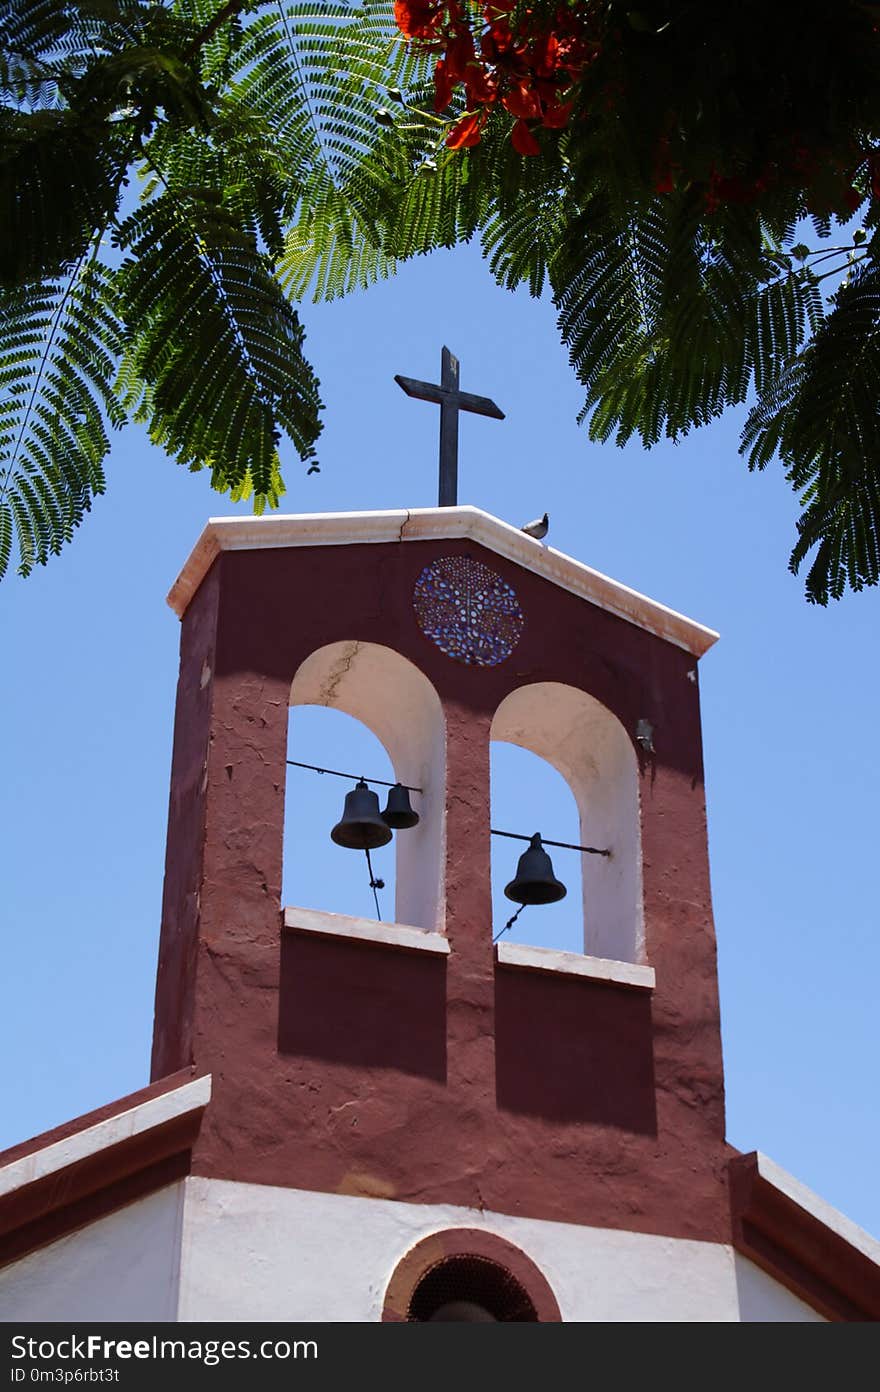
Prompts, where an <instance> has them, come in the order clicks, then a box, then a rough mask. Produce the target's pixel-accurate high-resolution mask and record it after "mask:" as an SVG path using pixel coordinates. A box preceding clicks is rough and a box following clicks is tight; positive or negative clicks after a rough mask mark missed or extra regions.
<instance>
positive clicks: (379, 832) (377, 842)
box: [330, 779, 391, 851]
mask: <svg viewBox="0 0 880 1392" xmlns="http://www.w3.org/2000/svg"><path fill="white" fill-rule="evenodd" d="M330 840H331V841H335V842H336V844H337V846H345V847H346V848H347V849H348V850H350V851H374V850H375V849H376V847H377V846H387V845H388V842H389V841H390V840H391V828H390V827H388V826H386V824H385V823H384V822H383V821H382V817H381V814H380V812H379V799H378V798H377V797H376V794H375V793H374V792H373V791H372V790H371V789H370V788H368V787H367V785H366V783H365V782H364V781H363V779H361V780H360V782H359V783H356V784H355V786H354V788H353V789H352V791H351V792H350V793H346V794H345V809H344V811H343V813H342V820H341V821H339V822H337V823H336V825H335V827H334V828H333V830H332V831H331V833H330Z"/></svg>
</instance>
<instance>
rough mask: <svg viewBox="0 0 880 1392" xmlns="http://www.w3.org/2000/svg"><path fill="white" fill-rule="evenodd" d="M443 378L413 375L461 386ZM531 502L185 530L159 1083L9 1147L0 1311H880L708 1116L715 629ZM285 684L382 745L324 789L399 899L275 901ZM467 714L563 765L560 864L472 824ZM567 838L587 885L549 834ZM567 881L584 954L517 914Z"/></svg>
mask: <svg viewBox="0 0 880 1392" xmlns="http://www.w3.org/2000/svg"><path fill="white" fill-rule="evenodd" d="M445 378H448V379H449V380H448V381H447V382H446V385H444V384H443V383H441V387H439V388H437V387H432V386H431V384H420V383H409V386H410V387H413V388H414V389H417V391H416V393H415V394H421V395H425V393H426V392H427V393H429V394H428V396H427V399H428V400H434V399H435V398H436V397H437V395H438V394H439V397H440V400H441V404H443V403H444V402H445V404H446V406H447V408H448V410H449V411H454V410H458V409H476V406H480V407H482V406H484V405H485V404H486V403H484V402H483V399H482V398H473V399H470V398H467V397H466V396H464V394H462V393H460V392H458V389H457V384H456V379H455V373H454V371H453V370H452V368H451V367H450V370H449V371H448V372H447V373H446V374H445ZM423 389H424V390H423ZM430 393H433V395H431V394H430ZM469 403H470V404H469ZM474 403H476V406H475V405H474ZM488 405H489V406H491V405H492V403H488ZM494 409H497V408H494ZM448 434H449V433H448V432H447V437H444V438H447V444H448ZM442 459H443V456H441V462H442ZM448 462H449V460H448V458H447V463H448ZM453 463H454V459H453ZM543 528H544V522H543V519H539V523H538V524H537V525H536V527H535V528H534V529H533V530H534V531H535V532H536V533H537V534H536V535H530V534H528V533H527V532H526V530H525V529H523V530H517V529H515V528H513V527H510V526H508V525H507V524H506V523H504V522H501V521H499V520H498V519H497V518H495V517H490V516H489V515H487V514H486V513H484V512H481V511H479V510H478V509H476V508H471V507H457V506H445V507H439V508H428V509H423V510H418V511H405V512H404V511H401V512H369V513H347V514H324V515H318V516H297V517H270V518H264V519H262V520H245V519H240V518H225V519H221V520H219V521H213V522H210V523H209V524H208V526H207V527H206V529H205V531H204V533H203V534H202V537H201V539H200V540H199V542H198V544H197V545H196V547H195V549H194V551H193V552H192V555H191V556H190V558H189V560H188V561H187V563H186V565H185V566H184V569H183V571H182V572H181V574H180V576H179V578H178V580H177V582H176V583H175V585H174V587H173V589H172V591H171V594H170V596H169V599H170V602H171V604H172V606H173V608H174V609H175V610H176V612H177V613H178V615H179V616H180V619H181V650H180V678H179V683H178V689H177V710H176V716H175V728H174V753H173V762H172V773H171V798H170V807H169V827H168V845H167V856H166V871H165V893H164V902H163V912H162V927H161V936H160V947H159V966H158V976H157V985H156V1008H155V1028H154V1038H153V1060H152V1081H151V1082H150V1083H149V1084H148V1085H147V1086H145V1087H143V1088H141V1089H140V1090H139V1091H138V1092H136V1093H133V1094H130V1095H129V1096H127V1097H122V1098H118V1099H117V1100H116V1101H115V1102H111V1103H109V1104H107V1105H106V1106H104V1107H101V1108H99V1109H98V1110H97V1111H95V1112H92V1113H90V1114H88V1115H87V1116H82V1117H79V1118H76V1119H74V1120H73V1121H71V1122H67V1123H64V1124H63V1125H61V1126H59V1127H56V1128H55V1129H54V1130H53V1131H50V1132H48V1133H46V1134H44V1135H42V1136H38V1137H34V1138H33V1139H31V1140H29V1141H25V1142H23V1143H22V1144H21V1145H19V1146H16V1147H14V1148H13V1149H12V1150H10V1151H7V1152H6V1153H5V1154H4V1155H0V1319H5V1320H7V1321H9V1320H12V1321H16V1322H27V1321H33V1320H35V1319H37V1320H46V1319H49V1320H50V1321H51V1320H55V1321H60V1322H62V1323H71V1322H72V1323H77V1322H80V1323H81V1322H84V1321H89V1322H93V1321H101V1320H108V1319H110V1320H117V1321H127V1322H132V1321H134V1322H142V1321H145V1320H147V1321H156V1322H158V1323H159V1324H161V1325H164V1324H165V1323H166V1322H168V1321H185V1322H200V1321H210V1322H213V1323H215V1324H221V1325H222V1324H233V1323H235V1322H241V1321H246V1322H258V1323H261V1324H265V1323H266V1322H269V1323H271V1322H278V1323H279V1325H283V1326H284V1327H285V1329H288V1328H289V1325H290V1323H291V1322H298V1323H302V1324H308V1323H309V1322H312V1321H314V1322H328V1321H329V1322H346V1323H350V1322H380V1321H382V1322H388V1323H397V1322H403V1321H406V1322H409V1323H428V1322H435V1321H437V1322H457V1323H490V1322H491V1323H509V1322H518V1323H522V1322H531V1323H549V1322H556V1321H574V1322H584V1323H607V1322H636V1321H638V1322H641V1321H649V1322H661V1321H685V1322H694V1321H773V1322H805V1321H819V1320H823V1319H833V1320H843V1321H858V1320H877V1319H880V1244H878V1243H876V1242H875V1241H874V1239H872V1238H871V1237H869V1235H868V1234H867V1233H863V1232H861V1230H860V1229H858V1228H856V1227H855V1226H854V1225H853V1224H852V1223H850V1222H848V1220H847V1219H846V1218H844V1217H843V1215H842V1214H839V1213H836V1212H835V1211H834V1210H833V1209H832V1208H830V1207H829V1206H828V1205H827V1204H825V1203H823V1201H822V1200H821V1199H819V1198H818V1197H817V1196H816V1195H815V1194H811V1193H810V1192H809V1190H807V1189H805V1188H804V1186H803V1185H801V1184H799V1183H798V1182H797V1180H795V1179H794V1178H793V1177H792V1176H791V1175H789V1174H786V1173H785V1171H783V1170H781V1169H780V1168H779V1166H777V1165H775V1164H774V1163H773V1162H772V1161H771V1160H769V1159H768V1158H767V1157H766V1156H764V1155H761V1154H760V1153H759V1152H752V1153H750V1154H745V1155H743V1154H740V1153H739V1152H737V1151H736V1150H734V1148H733V1147H732V1146H730V1145H729V1144H728V1143H727V1142H726V1141H725V1138H724V1105H723V1104H724V1079H723V1068H722V1059H721V1041H720V1032H719V1018H718V990H717V980H716V965H715V938H714V933H713V928H712V914H711V904H710V895H709V874H708V862H707V847H706V822H705V809H704V801H703V776H702V759H701V749H700V719H699V686H698V681H697V661H698V659H699V657H700V656H701V654H702V653H704V652H705V651H706V649H707V648H708V647H709V646H710V645H711V644H712V643H713V642H714V641H715V637H716V635H715V634H714V633H712V632H711V631H710V630H708V629H706V628H702V627H701V626H700V625H699V624H696V623H693V622H692V621H691V620H689V619H686V618H683V617H682V616H681V615H680V614H675V613H673V612H672V611H671V610H669V609H666V608H664V607H663V606H662V605H660V604H657V603H655V602H653V601H652V600H650V599H646V598H645V597H644V596H643V595H639V594H635V593H634V592H633V591H632V590H629V589H627V588H626V587H625V586H623V585H620V584H618V583H616V582H615V581H613V580H609V579H608V578H607V577H606V576H603V575H599V574H598V573H597V572H596V571H593V570H591V569H589V567H587V566H585V565H583V564H582V563H581V562H580V561H577V560H574V559H572V558H571V557H568V556H564V555H562V554H560V553H559V552H557V551H554V550H551V549H550V548H548V547H546V546H544V545H542V544H541V543H542V541H543V536H544V530H543ZM292 706H324V707H327V708H331V709H334V710H337V711H341V712H344V713H347V714H348V715H349V716H353V717H354V718H355V719H357V720H359V721H361V722H362V723H363V724H364V725H366V726H368V727H369V729H370V730H371V731H372V733H373V735H374V736H375V737H376V738H377V739H378V740H379V741H380V743H381V745H382V746H384V749H385V750H386V752H387V755H388V760H389V763H390V765H391V767H390V769H384V768H383V770H382V771H383V772H384V773H386V774H388V773H390V774H392V778H388V779H386V781H387V782H388V784H389V789H388V795H387V796H388V803H387V806H386V807H385V809H382V807H381V806H380V803H379V800H378V798H377V797H376V792H375V789H374V788H371V787H370V786H367V787H362V786H361V787H352V786H350V787H349V790H348V794H347V797H346V801H345V807H344V810H343V812H342V815H341V816H339V814H338V813H337V814H336V815H337V816H339V820H338V821H337V822H336V824H335V826H334V827H333V836H334V839H335V840H336V842H337V845H340V844H341V846H342V847H343V849H342V850H337V849H336V847H330V846H329V843H328V855H329V856H349V855H351V854H353V853H355V854H358V855H362V854H363V852H364V850H369V849H370V847H371V846H373V847H376V846H377V845H378V842H379V841H383V842H385V841H387V840H388V838H389V836H393V838H394V849H395V851H396V858H397V868H396V877H395V879H396V885H395V889H396V900H395V905H394V911H393V921H391V922H383V921H381V920H380V919H379V917H378V910H379V905H378V904H377V905H376V908H377V917H376V918H372V917H354V916H351V915H350V914H344V913H338V912H332V911H331V905H332V904H333V903H334V902H336V903H338V901H337V900H336V899H335V894H334V890H335V885H332V884H328V886H327V891H328V892H327V902H326V903H325V904H323V905H322V904H321V903H320V902H319V903H317V904H315V903H314V902H312V903H310V904H305V903H303V902H301V900H302V899H306V898H308V899H309V900H311V901H314V898H315V895H314V883H315V881H316V880H317V882H318V883H320V874H321V873H322V872H321V871H320V870H319V871H318V873H317V875H316V876H313V878H312V879H311V880H310V881H309V883H310V885H311V886H312V889H311V890H310V891H309V893H307V894H306V893H303V894H299V892H298V890H299V884H298V878H297V877H298V875H299V876H301V875H302V874H303V873H304V870H303V868H302V865H303V862H302V861H301V860H297V861H295V862H293V863H292V864H291V865H290V866H289V867H288V873H287V876H286V879H285V880H284V881H282V869H283V856H284V821H285V800H287V801H288V802H290V800H291V799H292V798H294V797H295V796H297V797H298V796H302V794H300V793H299V792H298V791H296V790H297V789H298V788H301V787H302V786H303V776H302V775H301V774H300V773H299V772H297V774H296V776H295V777H296V780H297V781H296V782H294V780H293V779H290V780H288V779H287V778H286V777H285V775H286V773H287V768H288V764H289V762H292V763H304V764H306V765H307V766H311V767H314V755H312V756H311V757H310V756H309V754H308V753H307V752H306V750H304V749H303V750H301V749H299V747H297V751H296V757H294V758H292V759H290V760H289V759H288V755H289V754H290V753H291V752H292V751H291V750H289V748H288V713H289V710H290V708H291V707H292ZM319 718H323V717H319ZM303 723H304V724H305V723H307V722H303ZM292 724H293V728H294V732H295V731H296V728H297V722H296V719H295V718H294V720H293V722H292ZM492 740H502V741H505V742H507V743H510V744H514V745H519V746H521V747H522V748H523V749H526V750H530V751H532V753H533V754H535V755H538V756H540V757H541V758H543V759H545V760H547V761H548V762H549V763H550V764H552V765H553V766H554V768H555V769H556V770H557V771H558V773H559V774H561V775H562V777H563V778H564V779H565V780H566V782H567V783H568V786H569V788H570V790H571V793H572V796H573V798H574V802H575V804H576V806H577V810H578V815H579V819H580V829H579V834H575V833H571V835H572V839H573V841H576V843H577V844H576V845H573V846H572V849H571V850H568V851H565V852H557V850H556V845H557V844H559V845H560V846H561V845H564V844H566V843H557V842H555V841H554V840H553V839H552V838H553V833H554V832H555V830H556V829H555V827H547V828H540V830H541V831H542V832H545V833H548V834H547V835H546V837H545V838H544V839H543V841H542V842H539V839H538V838H537V837H536V836H533V834H532V833H534V832H535V830H536V829H535V828H534V827H533V826H530V825H529V824H528V822H526V818H527V817H529V809H528V808H527V807H524V808H523V814H522V821H521V822H520V823H519V826H518V827H517V826H514V825H508V826H493V825H492V823H491V820H490V776H489V775H490V758H489V749H490V743H491V741H492ZM324 771H325V772H326V771H329V770H324ZM335 771H337V772H339V771H340V770H339V769H336V770H335ZM341 772H343V774H344V770H341ZM378 772H379V770H378V769H377V770H372V769H370V770H364V773H365V774H366V773H370V774H375V776H378ZM308 776H309V777H313V775H311V774H310V775H308ZM365 781H366V782H367V783H369V779H366V780H365ZM339 790H340V793H341V791H342V788H341V786H340V789H339ZM336 805H337V806H338V805H339V804H336ZM288 810H289V809H288ZM530 820H531V818H530V817H529V821H530ZM523 823H525V824H523ZM331 825H332V823H331V822H330V821H329V820H328V823H327V825H326V827H325V828H323V829H322V831H323V832H326V833H329V832H330V831H331ZM499 833H504V834H506V835H507V836H511V835H512V838H513V839H510V840H502V841H498V842H497V843H496V844H498V845H500V846H503V850H504V852H505V853H506V852H510V862H509V863H510V867H511V874H512V878H511V879H509V880H508V881H507V888H506V891H505V892H506V893H507V894H508V896H509V898H510V899H512V900H513V902H514V904H516V905H517V906H518V908H517V913H519V912H520V911H521V909H522V907H523V905H525V906H526V908H527V909H528V914H527V916H526V918H524V919H522V920H520V922H519V923H518V924H517V929H518V930H522V931H518V932H517V934H516V937H517V940H516V941H513V940H512V937H511V936H508V935H507V933H506V924H504V923H503V921H502V919H503V918H506V917H507V915H508V913H509V906H508V901H507V900H504V899H501V900H500V902H499V903H498V904H496V905H494V906H493V902H492V892H491V882H490V871H491V865H490V839H491V838H492V836H493V834H494V835H495V836H498V835H499ZM391 850H392V846H391V845H390V844H388V845H387V846H386V848H385V853H386V854H388V853H390V852H391ZM578 850H579V851H580V860H581V862H582V866H583V874H582V886H581V889H582V892H581V895H580V897H578V896H577V894H576V892H575V886H574V884H573V883H572V879H571V875H570V873H569V866H570V865H571V863H572V862H571V861H568V862H567V864H566V867H565V869H564V871H563V872H562V873H561V875H560V876H557V874H556V871H555V868H554V865H553V862H552V860H551V857H550V854H548V852H550V853H552V855H553V856H556V855H557V854H560V853H561V854H564V855H565V856H566V857H568V856H570V855H571V856H573V855H574V854H575V853H576V852H577V851H578ZM514 853H515V854H516V857H517V859H516V862H515V861H514ZM313 863H314V865H318V864H321V865H323V864H330V863H331V862H330V861H329V860H328V861H326V862H325V861H319V859H318V858H317V857H314V858H313ZM515 865H516V868H515V869H514V866H515ZM560 869H562V864H561V862H560ZM308 873H310V874H311V867H310V869H309V872H308ZM370 874H371V878H372V871H370ZM334 875H335V871H331V872H330V873H329V874H328V879H332V878H333V876H334ZM563 879H565V880H567V881H568V886H567V888H568V890H569V891H570V893H571V900H572V901H573V902H574V903H575V904H576V905H577V907H578V908H579V909H580V907H581V906H582V910H583V938H582V943H581V949H582V950H579V951H556V950H551V949H549V948H548V947H546V946H544V947H539V946H535V945H532V944H530V943H529V941H528V938H529V935H530V934H531V932H532V929H531V926H524V925H531V924H532V923H534V922H535V918H536V917H537V916H539V915H541V914H542V913H546V914H550V913H552V912H553V910H552V909H549V908H547V907H542V903H544V904H545V903H547V902H549V901H550V900H552V899H554V898H557V897H558V896H559V895H560V893H561V891H562V890H563V888H564V885H563V883H562V880H563ZM282 883H285V884H287V885H288V886H292V890H288V894H287V902H283V901H282V888H281V887H282ZM503 884H504V881H502V885H503ZM319 897H320V896H319ZM365 902H367V903H368V902H369V901H365ZM385 907H386V910H387V907H388V906H387V905H385ZM493 908H494V910H495V918H494V920H493ZM499 910H500V911H501V912H499ZM536 930H537V931H536V936H540V928H539V927H538V925H537V924H536Z"/></svg>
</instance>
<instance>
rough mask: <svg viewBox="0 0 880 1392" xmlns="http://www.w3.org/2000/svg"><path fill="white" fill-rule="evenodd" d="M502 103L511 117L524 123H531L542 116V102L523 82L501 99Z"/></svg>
mask: <svg viewBox="0 0 880 1392" xmlns="http://www.w3.org/2000/svg"><path fill="white" fill-rule="evenodd" d="M501 103H502V105H503V106H506V107H507V110H508V111H509V112H510V114H511V116H518V117H519V118H520V120H523V121H531V120H534V119H535V118H536V117H538V116H540V115H541V102H540V99H539V97H538V94H537V92H533V91H531V90H530V88H529V87H527V86H526V84H525V83H523V82H520V83H518V84H517V85H516V86H515V87H511V89H510V91H509V92H508V93H507V94H506V95H505V96H503V97H502V98H501Z"/></svg>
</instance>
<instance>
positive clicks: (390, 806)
mask: <svg viewBox="0 0 880 1392" xmlns="http://www.w3.org/2000/svg"><path fill="white" fill-rule="evenodd" d="M381 817H382V821H383V822H384V823H385V825H386V826H390V827H393V828H394V830H395V831H403V830H404V829H405V828H406V827H414V826H418V824H419V814H418V812H414V811H413V809H412V807H411V806H410V801H409V788H405V787H404V786H403V784H402V783H395V785H394V787H393V788H389V790H388V801H387V802H386V804H385V807H384V810H383V811H382V813H381Z"/></svg>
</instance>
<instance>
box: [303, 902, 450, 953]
mask: <svg viewBox="0 0 880 1392" xmlns="http://www.w3.org/2000/svg"><path fill="white" fill-rule="evenodd" d="M284 927H285V928H286V929H287V930H288V931H290V932H294V933H320V934H321V935H322V936H324V937H328V936H329V937H332V938H349V939H350V940H352V941H354V942H375V943H384V944H385V946H386V947H403V948H406V949H407V950H408V951H411V950H415V951H416V952H432V953H434V954H435V956H437V955H439V956H441V957H445V956H447V955H448V953H449V941H448V939H447V938H445V937H444V935H443V934H442V933H432V932H429V931H428V930H427V929H426V928H410V927H409V926H408V925H407V924H404V923H378V922H376V920H375V919H372V918H354V917H352V916H351V915H350V914H337V913H325V912H324V910H323V909H298V908H288V909H285V910H284Z"/></svg>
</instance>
